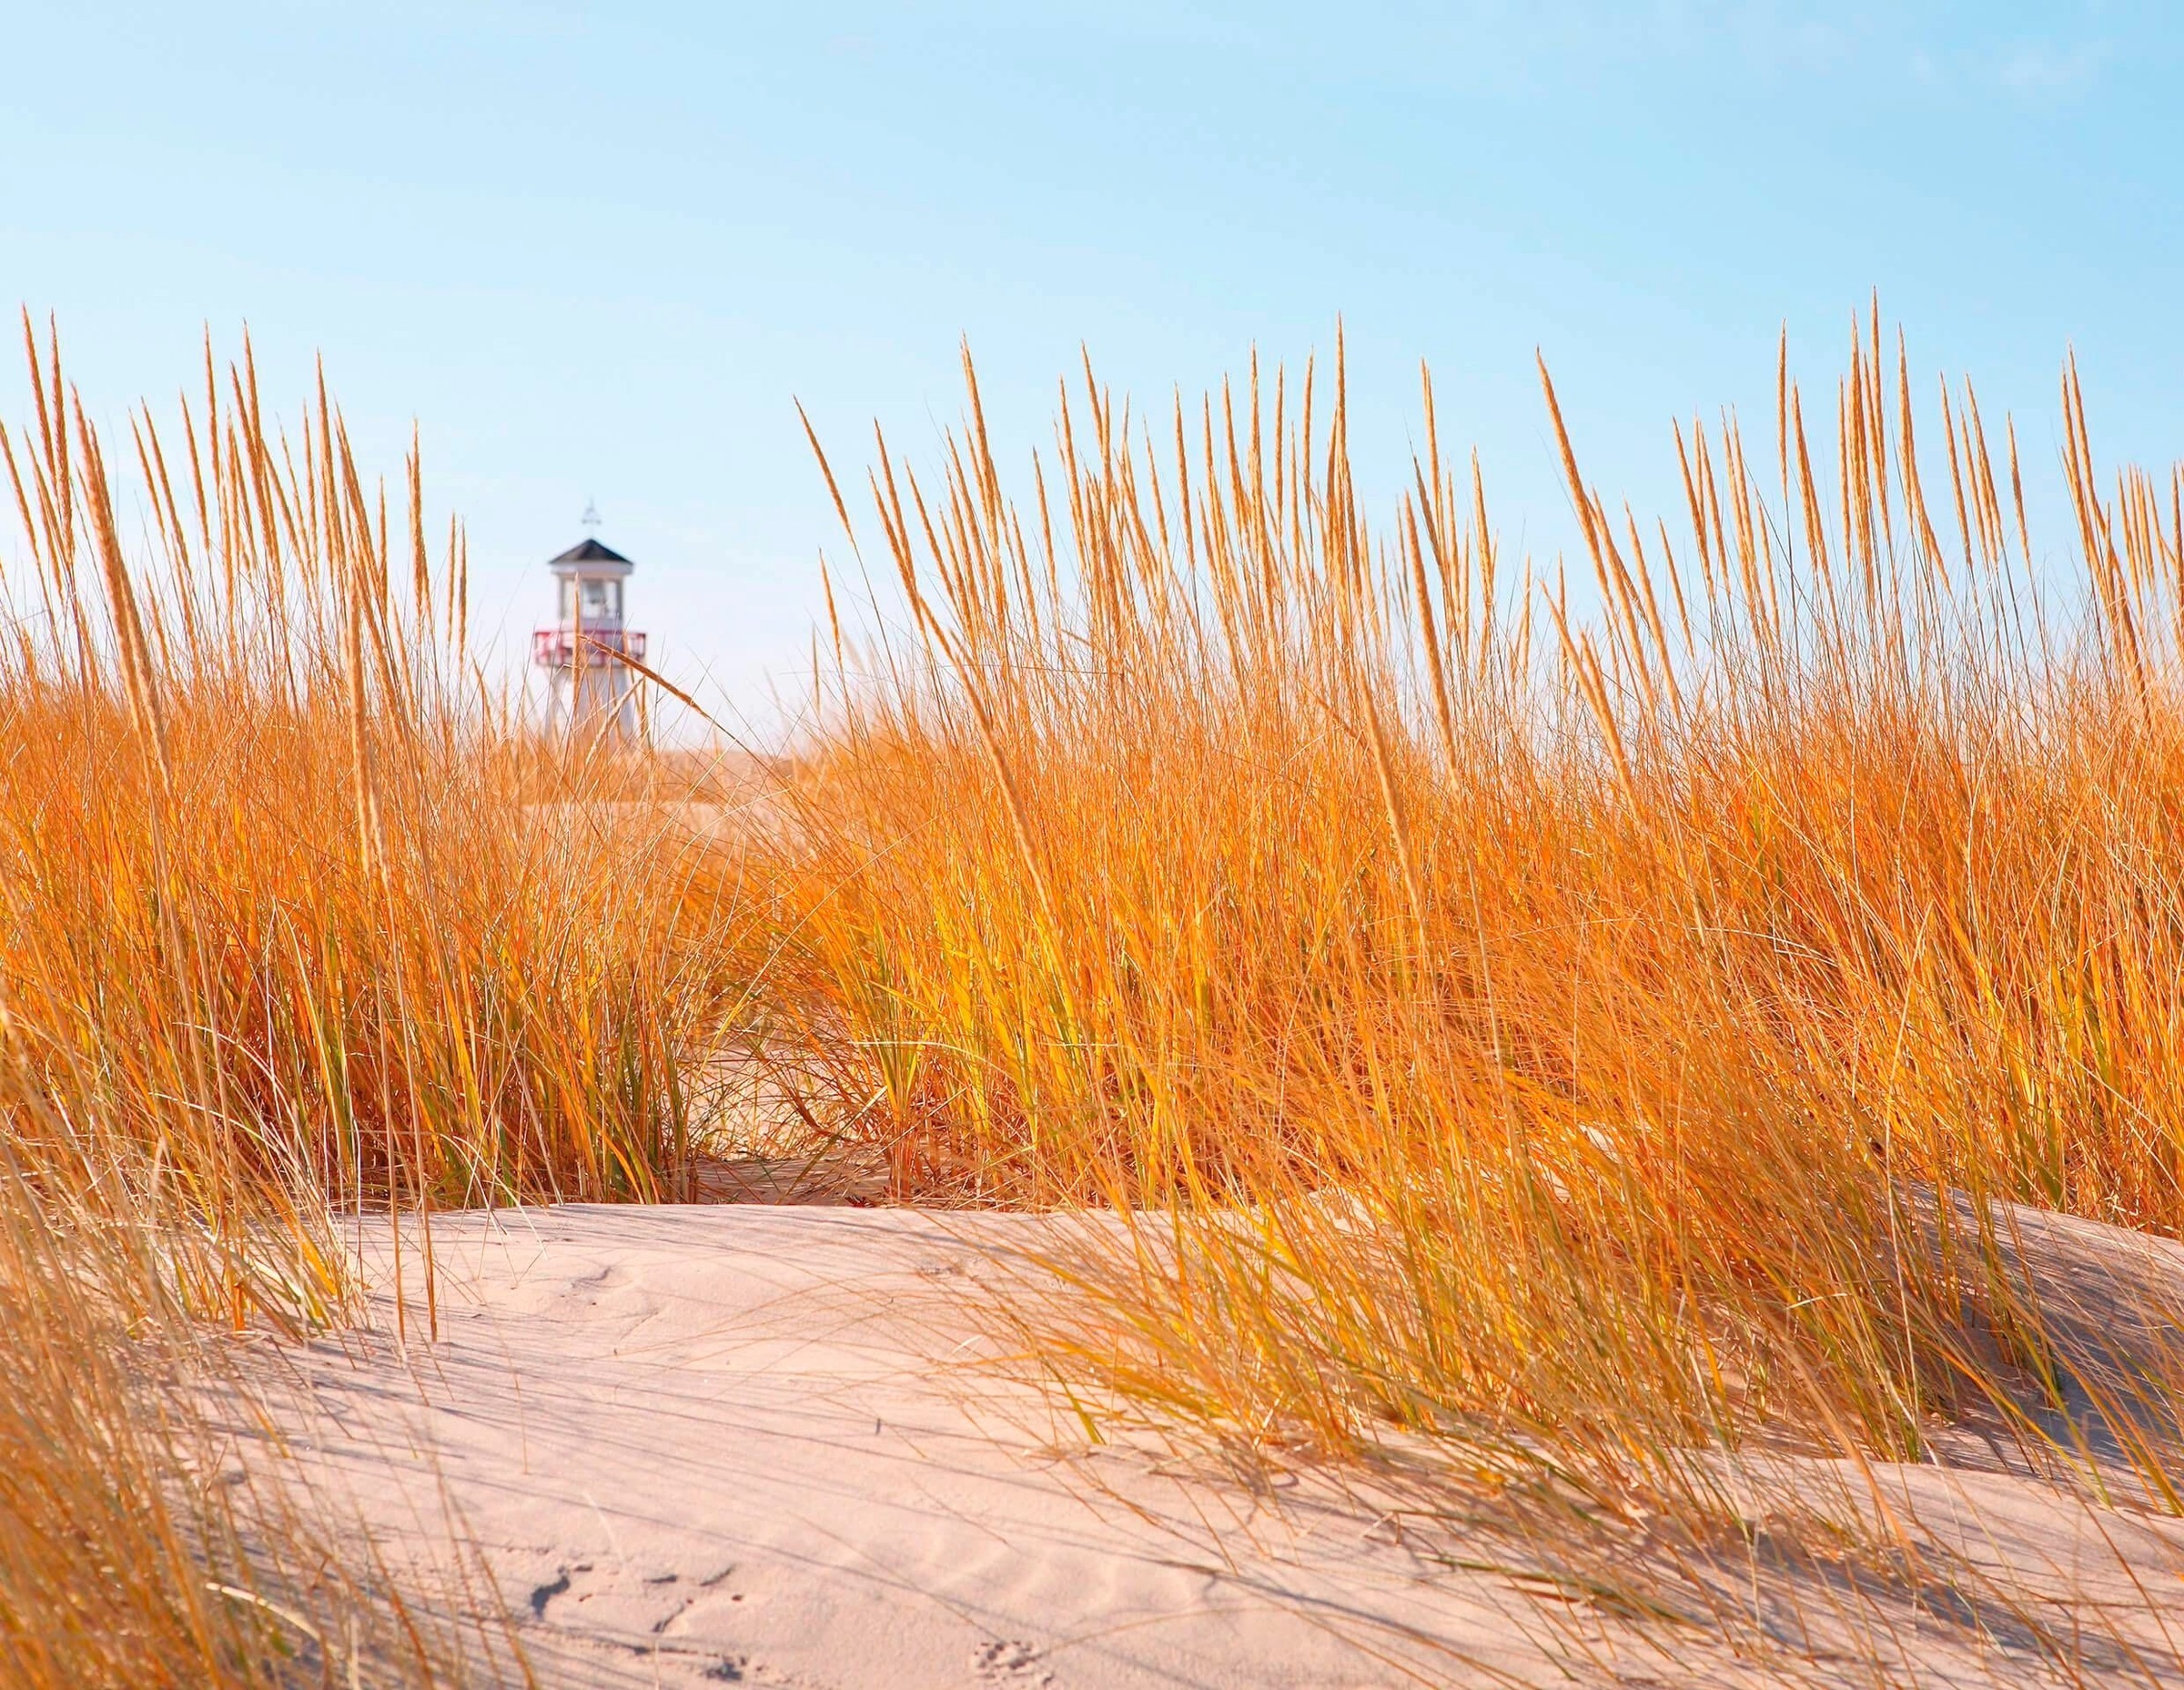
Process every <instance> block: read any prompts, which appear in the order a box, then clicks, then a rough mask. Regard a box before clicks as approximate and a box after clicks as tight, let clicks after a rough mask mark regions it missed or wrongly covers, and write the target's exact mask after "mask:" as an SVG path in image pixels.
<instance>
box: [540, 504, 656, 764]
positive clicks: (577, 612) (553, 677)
mask: <svg viewBox="0 0 2184 1690" xmlns="http://www.w3.org/2000/svg"><path fill="white" fill-rule="evenodd" d="M585 520H586V521H587V522H588V523H591V522H597V521H599V518H598V517H597V515H596V514H594V513H592V512H591V511H586V512H585ZM546 567H547V568H549V569H551V571H552V572H553V574H554V591H555V593H556V597H557V602H558V610H559V615H558V620H556V621H555V622H553V623H552V624H551V626H548V627H544V628H540V629H538V630H536V631H535V632H533V633H532V634H531V662H532V663H536V664H537V665H538V666H539V667H540V668H541V669H543V670H545V671H546V673H547V677H548V680H547V685H548V693H547V714H546V726H547V731H548V732H549V733H551V734H558V735H561V736H563V737H566V738H570V739H573V740H581V741H584V742H587V743H588V742H590V741H592V740H594V739H599V738H606V737H612V738H614V739H618V740H622V741H623V742H625V743H627V742H631V741H634V740H635V738H636V737H637V703H636V700H637V686H636V683H637V678H638V677H637V675H636V674H635V673H634V672H633V671H632V670H631V669H630V667H629V666H628V664H626V663H623V662H622V659H623V658H624V657H633V658H635V659H636V660H637V661H638V662H640V663H642V662H643V661H644V635H643V634H642V633H639V632H635V631H634V630H632V629H631V628H630V627H629V626H628V625H627V624H626V622H624V620H623V610H624V595H625V593H626V592H627V591H628V583H629V579H630V572H631V570H632V567H634V566H633V565H632V563H631V562H630V561H629V559H627V558H625V557H623V556H622V553H620V552H613V551H610V550H609V549H608V548H607V547H605V546H602V545H601V544H600V543H599V541H596V540H593V539H591V538H589V537H587V538H586V539H585V540H583V541H581V542H580V543H579V544H577V545H573V546H571V547H570V548H569V550H568V551H566V552H562V553H561V556H559V557H557V558H554V559H552V560H551V562H549V563H548V564H547V566H546Z"/></svg>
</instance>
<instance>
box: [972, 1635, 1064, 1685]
mask: <svg viewBox="0 0 2184 1690" xmlns="http://www.w3.org/2000/svg"><path fill="white" fill-rule="evenodd" d="M1040 1662H1041V1656H1040V1653H1039V1651H1038V1649H1037V1648H1036V1647H1035V1646H1034V1645H1033V1644H1028V1643H1024V1642H1022V1641H1020V1640H1018V1639H1016V1638H1014V1637H1008V1638H1002V1639H999V1640H997V1641H996V1642H993V1643H989V1644H984V1645H983V1646H982V1647H980V1649H979V1651H978V1653H977V1654H976V1655H973V1656H972V1657H971V1670H972V1671H973V1672H974V1673H976V1675H977V1677H978V1682H979V1683H980V1684H982V1685H1025V1686H1027V1687H1028V1686H1035V1685H1051V1684H1052V1683H1054V1675H1053V1674H1052V1673H1050V1672H1048V1671H1046V1668H1045V1667H1044V1666H1043V1665H1041V1664H1040Z"/></svg>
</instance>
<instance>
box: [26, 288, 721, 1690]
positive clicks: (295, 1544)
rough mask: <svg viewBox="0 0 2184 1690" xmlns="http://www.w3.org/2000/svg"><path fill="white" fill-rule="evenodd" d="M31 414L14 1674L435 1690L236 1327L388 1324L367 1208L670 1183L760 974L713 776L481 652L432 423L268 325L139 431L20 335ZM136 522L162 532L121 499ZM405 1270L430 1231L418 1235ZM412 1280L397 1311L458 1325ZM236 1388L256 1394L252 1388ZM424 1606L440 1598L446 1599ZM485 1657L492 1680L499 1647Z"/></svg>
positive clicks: (462, 1647) (432, 1672) (402, 1317)
mask: <svg viewBox="0 0 2184 1690" xmlns="http://www.w3.org/2000/svg"><path fill="white" fill-rule="evenodd" d="M25 351H26V357H27V364H28V369H29V375H30V390H31V399H32V407H31V415H30V416H29V417H28V418H27V419H25V420H22V421H19V422H15V423H13V424H10V425H6V426H0V461H4V462H5V471H6V480H7V483H8V489H9V494H10V495H11V497H12V502H13V504H14V507H15V517H16V518H17V520H18V522H19V527H20V532H19V534H17V535H16V536H15V537H14V538H13V539H12V540H11V541H7V542H6V543H4V544H0V608H4V609H5V618H6V620H5V634H4V637H0V739H4V740H5V744H7V746H8V748H9V749H8V753H7V755H6V756H5V758H0V865H4V872H0V1312H4V1313H5V1321H0V1375H5V1378H6V1380H7V1390H6V1391H5V1393H0V1659H5V1661H6V1663H7V1668H6V1669H0V1677H4V1678H5V1680H6V1682H7V1683H9V1684H11V1685H13V1684H23V1685H36V1686H43V1685H56V1686H58V1685H109V1684H110V1685H153V1684H173V1685H271V1684H284V1685H285V1684H289V1683H310V1684H321V1683H323V1684H327V1685H334V1684H363V1683H376V1684H433V1683H450V1682H460V1678H461V1675H462V1670H463V1665H464V1663H465V1661H466V1660H477V1659H490V1658H492V1656H491V1649H490V1642H491V1640H490V1637H488V1638H487V1639H486V1642H487V1644H488V1648H487V1654H486V1655H478V1654H477V1653H476V1651H475V1650H474V1649H473V1647H472V1644H474V1643H475V1642H476V1639H474V1638H473V1639H470V1641H464V1640H463V1639H460V1638H458V1637H456V1636H455V1635H454V1634H452V1633H450V1631H448V1630H447V1628H446V1627H445V1626H444V1625H442V1626H440V1627H439V1628H437V1629H436V1628H435V1627H434V1626H433V1625H430V1624H427V1623H426V1620H425V1617H424V1615H425V1614H427V1612H428V1611H431V1612H438V1611H440V1607H444V1604H440V1597H441V1596H442V1595H444V1594H446V1593H444V1592H440V1591H437V1590H428V1591H427V1592H426V1593H425V1597H426V1598H429V1600H422V1601H420V1597H419V1596H418V1595H417V1594H416V1593H415V1592H414V1591H412V1593H411V1594H410V1595H408V1596H405V1595H404V1594H402V1587H401V1585H400V1584H399V1582H398V1581H396V1580H394V1579H391V1578H389V1576H387V1574H385V1572H384V1570H383V1569H381V1568H380V1567H379V1565H378V1564H377V1563H376V1560H375V1559H374V1556H373V1553H372V1552H371V1550H370V1548H369V1544H366V1543H361V1542H359V1541H356V1540H354V1539H353V1538H352V1537H351V1536H350V1535H349V1531H348V1530H347V1529H345V1527H344V1525H343V1523H342V1522H341V1520H340V1519H339V1517H338V1516H337V1515H336V1514H333V1513H328V1512H327V1511H326V1509H325V1508H324V1507H323V1506H322V1505H320V1504H319V1503H318V1502H316V1501H315V1500H314V1499H313V1497H312V1495H311V1493H309V1492H308V1489H306V1488H303V1487H301V1486H300V1485H299V1484H298V1483H297V1482H296V1481H295V1479H294V1474H293V1469H292V1468H290V1467H289V1466H288V1464H287V1463H285V1462H283V1461H282V1460H281V1459H280V1456H279V1452H278V1450H276V1449H274V1448H273V1447H272V1446H271V1445H262V1447H261V1446H260V1443H259V1441H253V1447H254V1448H255V1449H256V1452H257V1456H258V1460H256V1461H255V1462H253V1463H252V1464H251V1466H250V1469H249V1473H250V1476H249V1478H248V1483H243V1484H239V1485H237V1484H230V1483H226V1482H225V1480H224V1477H223V1475H224V1474H225V1475H226V1477H228V1478H232V1477H235V1476H236V1473H235V1472H232V1471H230V1470H229V1467H228V1465H227V1463H226V1462H225V1461H224V1459H223V1458H222V1456H221V1452H220V1447H221V1446H220V1443H219V1441H218V1438H217V1436H216V1431H215V1423H214V1421H213V1419H212V1418H210V1413H211V1410H210V1406H209V1405H210V1404H211V1403H212V1402H214V1401H215V1400H216V1399H217V1400H223V1401H228V1402H231V1403H236V1402H239V1403H243V1404H246V1405H247V1403H248V1401H249V1382H248V1377H247V1376H246V1374H245V1372H244V1371H239V1363H238V1361H237V1356H236V1354H235V1353H233V1352H231V1351H230V1350H228V1349H225V1348H223V1347H222V1344H221V1342H220V1341H217V1339H216V1337H215V1336H213V1334H215V1333H217V1331H219V1330H221V1329H234V1330H236V1331H242V1332H244V1333H246V1334H248V1336H249V1337H250V1338H251V1339H252V1340H253V1341H257V1340H262V1339H263V1338H265V1337H266V1336H268V1335H270V1336H272V1337H275V1338H293V1337H296V1336H298V1335H301V1334H304V1333H306V1332H308V1331H313V1330H316V1329H319V1328H323V1327H327V1326H329V1325H339V1324H340V1323H342V1322H344V1321H349V1320H351V1319H354V1318H358V1317H359V1316H360V1315H361V1313H362V1311H363V1304H362V1300H361V1295H360V1290H361V1288H360V1285H359V1280H358V1278H357V1275H356V1273H355V1271H354V1269H353V1260H354V1248H353V1247H354V1242H355V1240H354V1238H353V1230H354V1229H357V1228H361V1227H363V1226H366V1225H373V1224H389V1223H390V1221H377V1220H375V1219H373V1217H374V1215H375V1213H377V1214H381V1215H385V1216H388V1217H389V1218H390V1220H391V1217H393V1216H394V1215H395V1214H396V1213H397V1212H398V1211H400V1210H404V1209H409V1210H413V1211H421V1213H422V1216H423V1224H422V1225H421V1226H418V1225H416V1224H415V1223H413V1222H402V1223H399V1224H397V1225H396V1226H395V1243H396V1248H397V1250H398V1252H399V1250H401V1248H402V1246H403V1244H404V1241H405V1239H408V1240H413V1242H414V1244H415V1246H416V1247H420V1248H422V1249H423V1250H425V1251H426V1253H427V1254H428V1256H429V1255H430V1237H431V1234H430V1211H431V1210H432V1209H434V1208H436V1207H440V1206H445V1205H450V1204H481V1203H482V1204H491V1203H500V1202H509V1201H525V1200H536V1199H551V1198H564V1197H565V1198H591V1199H597V1198H609V1199H612V1198H636V1199H645V1198H657V1197H660V1196H663V1195H677V1194H680V1193H681V1192H682V1189H684V1186H685V1183H686V1180H687V1177H688V1173H689V1162H690V1156H691V1147H692V1134H693V1125H694V1124H695V1123H696V1122H697V1121H698V1120H699V1118H700V1116H701V1112H702V1110H703V1108H704V1107H705V1105H704V1099H703V1095H702V1094H703V1088H704V1087H705V1085H706V1084H707V1081H706V1078H705V1075H706V1064H707V1062H708V1061H709V1060H710V1058H711V1057H712V1054H713V1050H714V1047H715V1046H716V1044H717V1042H718V1040H719V1038H720V1037H721V1036H722V1029H723V1027H725V1026H727V1025H730V1024H732V1023H733V1020H734V1018H735V1015H736V1007H735V1006H736V1004H737V1002H738V1000H739V996H740V988H739V987H737V986H736V984H735V981H734V979H733V974H732V972H731V966H732V958H733V954H734V952H735V949H736V947H735V946H733V945H732V944H731V943H729V942H728V940H727V936H728V935H730V933H731V932H732V930H733V925H734V923H735V921H736V919H737V916H736V910H737V893H736V890H735V886H734V883H733V875H732V872H731V869H730V868H729V866H727V865H726V864H725V861H724V859H723V855H722V854H721V853H720V852H719V851H718V850H717V849H715V848H714V847H713V845H710V844H708V843H707V841H706V838H705V836H704V832H703V829H702V828H698V827H695V826H693V825H691V824H690V822H689V820H688V818H687V816H686V815H685V814H684V812H685V811H686V810H687V809H688V808H689V805H690V801H692V800H693V799H694V800H701V801H704V802H705V803H710V804H714V805H715V807H717V799H718V797H719V794H718V793H717V792H715V791H713V786H714V785H716V784H717V783H716V782H714V781H713V775H712V773H711V771H710V770H709V769H708V768H706V767H704V766H703V765H702V764H699V763H698V762H696V761H694V760H692V759H688V758H683V759H680V760H677V759H667V758H647V757H634V758H633V757H630V756H625V755H622V754H620V753H619V752H618V751H617V750H616V749H615V748H614V747H612V746H611V745H607V744H554V745H547V744H541V743H540V742H538V741H537V740H536V739H535V738H534V737H533V736H532V734H531V732H530V731H529V729H528V727H527V725H526V724H525V722H524V720H523V718H522V716H521V711H520V701H519V700H518V699H516V698H515V697H514V696H512V695H511V694H509V693H505V692H502V691H500V690H497V689H496V687H495V686H494V685H493V684H491V683H489V682H488V681H487V680H486V679H485V678H484V677H483V676H482V675H481V673H480V671H479V669H478V667H477V665H476V663H475V661H474V659H473V658H472V657H471V656H470V647H469V640H468V630H467V627H466V621H467V608H466V602H467V565H466V562H465V559H464V553H463V547H462V541H461V536H460V531H459V530H455V529H450V531H449V533H448V535H447V537H446V539H445V541H444V542H443V541H437V540H435V539H432V538H431V537H429V536H428V534H427V532H426V517H425V506H424V494H423V487H422V472H421V467H420V462H419V460H418V458H417V456H416V454H415V452H414V451H413V452H412V454H411V457H410V462H409V464H408V466H407V476H406V481H407V486H406V488H405V489H403V490H401V491H399V492H398V493H397V495H396V496H395V499H394V504H395V509H396V511H397V512H398V514H396V515H395V516H394V517H393V518H392V519H391V520H390V518H389V494H388V491H387V489H386V487H385V486H384V485H383V484H382V483H379V482H375V481H367V480H366V479H365V477H364V476H363V475H362V474H360V473H359V470H358V468H357V465H356V463H355V461H354V459H353V456H352V454H351V451H350V449H349V440H348V438H347V433H346V430H345V429H344V427H343V424H342V421H341V418H340V413H339V410H337V409H336V408H335V407H334V406H333V404H332V402H331V401H330V400H329V397H328V396H327V394H326V391H325V389H324V386H323V383H321V385H320V386H319V390H317V391H316V392H315V393H314V394H312V395H311V396H310V398H309V402H308V404H307V405H306V407H305V408H304V410H303V411H302V413H301V414H300V416H299V417H298V420H297V422H296V423H295V425H294V427H293V429H292V430H284V428H283V427H281V426H280V425H279V424H278V423H277V422H276V421H274V420H272V419H271V417H270V415H269V413H268V410H266V408H265V407H264V405H263V403H262V401H261V400H260V397H259V393H258V380H257V375H256V370H255V368H254V364H253V361H252V359H251V358H250V356H249V353H248V347H247V346H246V349H245V354H244V357H243V359H242V360H241V362H240V363H239V364H238V365H236V366H234V367H231V368H229V369H227V370H226V371H225V372H222V371H221V370H220V369H218V368H217V366H216V364H215V363H214V361H213V359H212V355H211V350H210V347H209V344H208V345H207V352H206V359H205V366H204V385H203V390H202V392H201V393H200V394H198V395H197V396H196V397H195V398H194V399H192V398H189V397H187V396H186V397H185V398H184V400H183V401H182V402H181V404H180V406H179V408H178V410H177V411H176V412H175V413H173V416H172V420H169V421H167V422H166V423H165V424H162V423H161V422H159V421H158V420H156V419H155V417H154V415H153V414H152V412H151V411H150V410H148V409H147V410H143V411H140V412H137V413H136V414H134V415H132V417H131V418H130V420H129V425H128V431H127V438H126V440H122V441H120V442H119V443H118V444H117V443H116V441H115V440H113V439H110V438H108V437H107V436H106V435H104V434H102V432H101V431H100V430H98V429H97V428H96V427H94V426H93V424H92V423H91V421H90V420H89V417H88V415H87V413H86V408H85V405H84V403H83V401H82V400H80V398H79V397H78V396H77V395H76V391H75V390H74V389H73V387H71V386H70V385H69V384H68V382H67V381H66V377H65V373H64V370H63V368H62V364H61V359H60V353H59V349H58V343H57V339H56V338H53V337H50V336H49V337H47V338H46V339H45V341H44V343H43V344H41V343H40V341H39V340H38V339H37V338H35V337H34V336H33V334H32V332H31V327H30V325H29V323H28V320H27V319H25ZM129 511H135V512H136V520H135V521H127V520H126V519H125V512H129ZM398 1260H399V1257H398ZM433 1282H434V1281H433V1276H432V1274H431V1272H430V1268H429V1264H428V1271H427V1272H426V1273H425V1274H424V1275H423V1276H422V1278H421V1283H422V1284H423V1285H424V1286H425V1288H426V1290H425V1293H424V1297H423V1299H422V1306H421V1307H412V1306H411V1304H410V1302H409V1301H407V1300H402V1299H398V1300H397V1302H396V1311H397V1312H396V1321H397V1324H398V1327H399V1329H400V1332H401V1335H402V1336H404V1337H417V1338H423V1337H428V1336H430V1334H431V1333H432V1331H434V1330H435V1327H436V1316H437V1311H436V1308H435V1306H434V1300H433V1293H432V1290H431V1287H432V1285H433ZM238 1412H241V1411H238ZM435 1604H439V1605H438V1606H436V1605H435ZM495 1670H497V1668H496V1669H495Z"/></svg>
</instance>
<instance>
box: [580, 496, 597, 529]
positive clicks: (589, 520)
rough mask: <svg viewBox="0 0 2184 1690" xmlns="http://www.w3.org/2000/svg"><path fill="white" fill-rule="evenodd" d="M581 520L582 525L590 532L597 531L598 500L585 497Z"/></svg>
mask: <svg viewBox="0 0 2184 1690" xmlns="http://www.w3.org/2000/svg"><path fill="white" fill-rule="evenodd" d="M582 520H583V525H584V527H585V528H586V529H588V530H589V531H591V532H592V533H594V534H596V533H597V532H599V520H600V519H599V501H597V500H595V499H587V500H585V501H584V514H583V519H582Z"/></svg>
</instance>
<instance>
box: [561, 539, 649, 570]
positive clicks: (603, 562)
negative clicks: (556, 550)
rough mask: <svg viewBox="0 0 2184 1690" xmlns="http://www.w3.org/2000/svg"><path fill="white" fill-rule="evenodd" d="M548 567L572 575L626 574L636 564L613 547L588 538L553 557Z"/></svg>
mask: <svg viewBox="0 0 2184 1690" xmlns="http://www.w3.org/2000/svg"><path fill="white" fill-rule="evenodd" d="M546 567H547V568H548V569H551V570H559V571H560V572H561V573H563V574H571V575H572V574H576V573H578V572H581V573H583V574H586V575H626V574H628V573H629V572H630V571H631V570H632V569H634V568H635V567H636V565H635V564H633V563H632V562H630V561H629V559H627V558H625V557H623V556H622V553H621V552H616V551H614V550H612V548H611V547H608V546H602V545H601V544H600V543H599V541H596V540H591V539H586V540H583V541H579V542H578V543H577V544H575V545H573V546H571V547H570V548H569V550H568V551H566V552H562V553H561V556H559V557H558V558H554V559H552V560H551V562H548V564H547V565H546Z"/></svg>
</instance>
